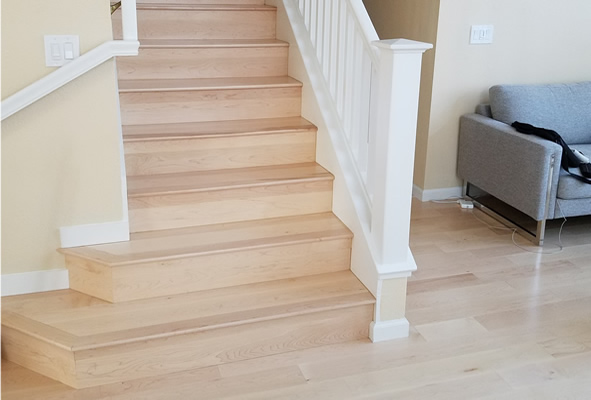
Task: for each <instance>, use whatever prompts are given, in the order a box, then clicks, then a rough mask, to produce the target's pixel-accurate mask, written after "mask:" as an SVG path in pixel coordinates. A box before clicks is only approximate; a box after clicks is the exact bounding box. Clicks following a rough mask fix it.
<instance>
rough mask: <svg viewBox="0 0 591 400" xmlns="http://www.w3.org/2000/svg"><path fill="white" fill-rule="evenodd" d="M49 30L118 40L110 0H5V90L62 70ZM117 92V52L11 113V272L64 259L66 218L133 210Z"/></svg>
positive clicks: (5, 198)
mask: <svg viewBox="0 0 591 400" xmlns="http://www.w3.org/2000/svg"><path fill="white" fill-rule="evenodd" d="M45 34H77V35H79V36H80V45H81V53H84V52H86V51H88V50H90V49H92V48H94V47H95V46H97V45H99V44H100V43H102V42H104V41H107V40H111V39H112V34H111V20H110V13H109V1H108V0H93V1H80V0H60V1H35V0H5V1H3V2H2V98H6V97H7V96H9V95H11V94H13V93H15V92H16V91H18V90H20V89H22V88H24V87H26V86H27V85H28V84H30V83H32V82H34V81H36V80H37V79H39V78H41V77H43V76H45V75H47V74H48V73H50V72H51V71H53V70H54V68H48V67H46V66H45V59H44V50H43V46H44V44H43V35H45ZM17 39H18V40H17ZM117 101H118V94H117V87H116V75H115V66H114V62H113V61H110V62H107V63H104V64H103V65H101V66H100V67H98V68H96V69H95V70H93V71H91V72H89V73H88V74H86V75H84V76H82V77H80V78H78V79H76V80H75V81H73V82H71V83H69V84H67V85H66V86H64V87H62V88H61V89H59V90H57V91H56V92H54V93H52V94H50V95H48V96H47V97H45V98H43V99H41V100H39V101H38V102H36V103H34V104H33V105H31V106H30V107H28V108H26V109H24V110H22V111H20V112H18V113H16V114H14V115H13V116H11V117H9V118H7V119H6V120H4V121H2V274H12V273H23V272H31V271H39V270H52V269H60V268H64V260H63V258H62V257H61V256H60V255H59V254H58V253H57V252H56V251H55V250H56V248H58V247H60V240H59V228H60V227H62V226H72V225H83V224H92V223H105V222H113V221H120V220H121V219H122V218H124V210H123V197H122V179H121V162H120V161H121V160H120V151H119V146H120V136H119V135H120V128H119V122H118V121H119V109H118V103H117Z"/></svg>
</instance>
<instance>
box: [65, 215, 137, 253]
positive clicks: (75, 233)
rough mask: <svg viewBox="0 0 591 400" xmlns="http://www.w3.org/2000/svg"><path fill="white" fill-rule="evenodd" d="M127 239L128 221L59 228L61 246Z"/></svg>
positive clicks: (86, 244) (89, 244)
mask: <svg viewBox="0 0 591 400" xmlns="http://www.w3.org/2000/svg"><path fill="white" fill-rule="evenodd" d="M128 240H129V221H114V222H104V223H100V224H87V225H75V226H63V227H61V228H60V241H61V247H62V248H68V247H78V246H91V245H94V244H103V243H114V242H125V241H128Z"/></svg>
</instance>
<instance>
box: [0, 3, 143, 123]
mask: <svg viewBox="0 0 591 400" xmlns="http://www.w3.org/2000/svg"><path fill="white" fill-rule="evenodd" d="M121 12H122V16H123V20H122V25H123V40H111V41H108V42H105V43H102V44H100V45H99V46H97V47H95V48H94V49H92V50H90V51H88V52H86V53H84V54H83V55H81V56H80V57H78V58H76V59H75V60H72V61H70V62H69V63H67V64H64V65H63V66H62V67H60V68H58V69H57V70H55V71H53V72H52V73H50V74H49V75H46V76H44V77H43V78H41V79H39V80H37V81H36V82H33V83H32V84H30V85H29V86H27V87H26V88H24V89H22V90H20V91H18V92H16V93H15V94H13V95H11V96H9V97H7V98H6V99H5V100H3V101H2V120H4V119H6V118H8V117H10V116H11V115H13V114H15V113H17V112H19V111H20V110H22V109H23V108H25V107H28V106H29V105H31V104H33V103H34V102H36V101H37V100H39V99H41V98H43V97H45V96H47V95H48V94H50V93H51V92H53V91H54V90H57V89H59V88H60V87H62V86H64V85H65V84H67V83H68V82H71V81H72V80H74V79H76V78H78V77H79V76H81V75H83V74H85V73H86V72H88V71H90V70H91V69H93V68H95V67H97V66H99V65H100V64H102V63H104V62H105V61H107V60H109V59H111V58H113V57H117V56H136V55H137V54H138V49H139V46H140V43H139V42H138V40H137V14H136V0H122V1H121Z"/></svg>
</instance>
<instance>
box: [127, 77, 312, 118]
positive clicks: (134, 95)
mask: <svg viewBox="0 0 591 400" xmlns="http://www.w3.org/2000/svg"><path fill="white" fill-rule="evenodd" d="M130 82H131V81H130ZM120 101H121V107H122V108H121V119H122V123H123V124H124V125H143V124H164V123H184V122H207V121H231V120H244V119H249V118H250V119H264V118H282V117H299V116H300V109H301V88H300V87H279V88H257V89H229V90H199V91H190V90H189V91H173V92H158V91H157V92H131V93H121V95H120Z"/></svg>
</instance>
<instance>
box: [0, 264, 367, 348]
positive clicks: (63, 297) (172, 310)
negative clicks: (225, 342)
mask: <svg viewBox="0 0 591 400" xmlns="http://www.w3.org/2000/svg"><path fill="white" fill-rule="evenodd" d="M374 302H375V299H374V298H373V296H372V295H371V294H370V293H369V292H368V291H367V289H366V288H365V287H364V286H363V285H362V284H361V283H360V282H359V280H358V279H357V278H356V277H355V276H354V275H353V274H352V273H351V271H340V272H333V273H328V274H321V275H313V276H308V277H303V278H293V279H285V280H278V281H271V282H264V283H256V284H250V285H241V286H235V287H229V288H223V289H214V290H208V291H202V292H193V293H188V294H182V295H174V296H167V297H159V298H153V299H146V300H137V301H130V302H124V303H117V304H112V303H108V302H105V301H102V300H99V299H97V298H94V297H91V296H88V295H85V294H82V293H79V292H76V291H73V290H60V291H54V292H45V293H36V294H31V295H20V296H12V297H4V298H3V299H2V313H3V315H2V325H3V326H7V327H10V328H13V329H15V330H18V331H22V332H24V333H27V334H30V335H32V336H34V337H36V338H38V339H40V340H42V341H45V342H48V343H51V344H53V345H56V346H59V347H61V348H64V349H67V350H73V351H79V350H90V349H97V348H101V347H107V346H114V345H119V344H123V343H133V342H139V341H146V340H150V339H156V338H163V337H171V336H176V335H182V334H187V333H192V332H199V331H206V330H211V329H216V328H224V327H232V326H238V325H243V324H249V323H255V322H260V321H266V320H271V319H279V318H286V317H291V316H297V315H304V314H311V313H315V312H321V311H326V310H334V309H342V308H347V307H353V306H358V305H366V304H373V303H374Z"/></svg>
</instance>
